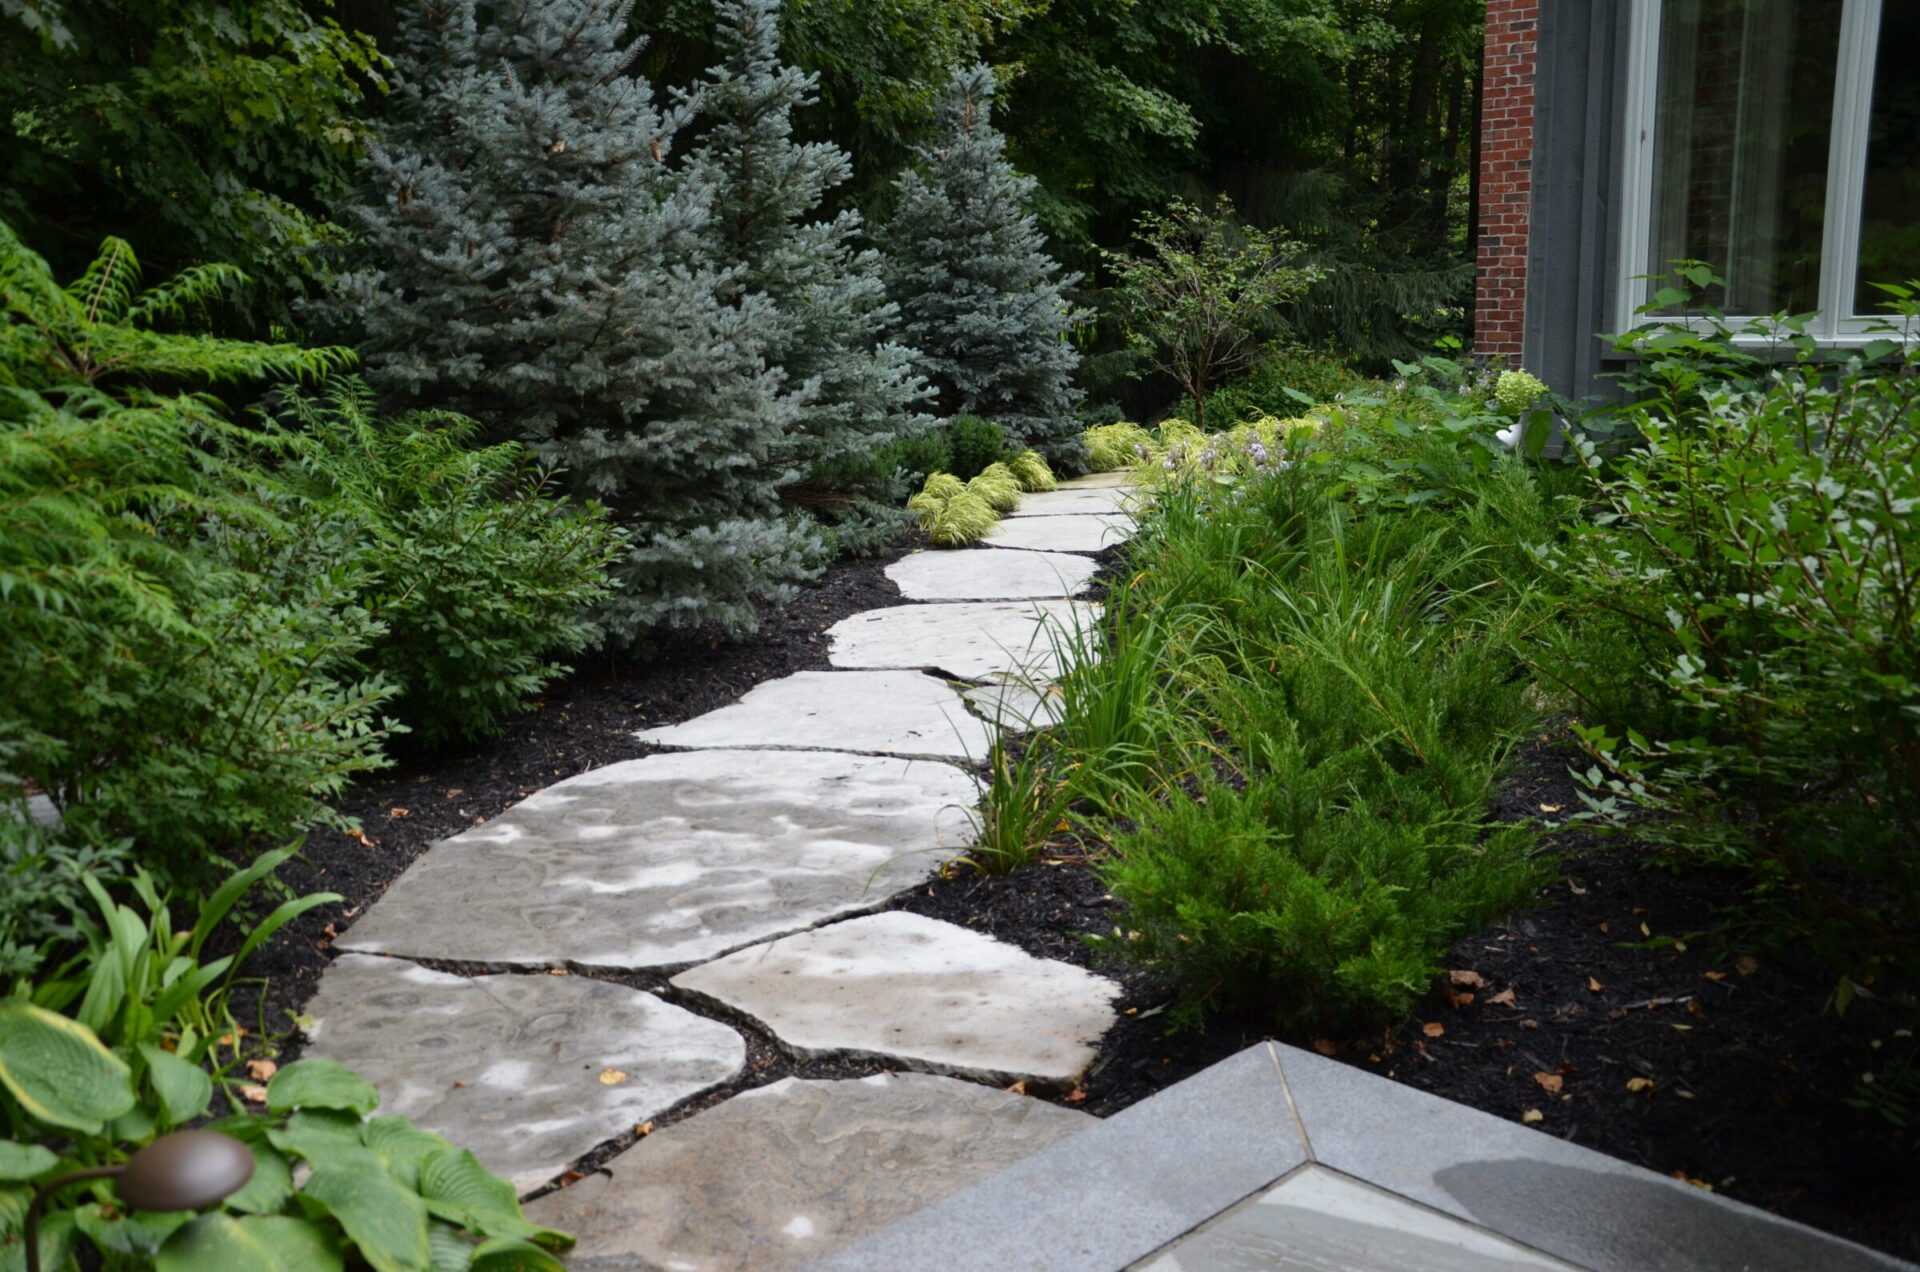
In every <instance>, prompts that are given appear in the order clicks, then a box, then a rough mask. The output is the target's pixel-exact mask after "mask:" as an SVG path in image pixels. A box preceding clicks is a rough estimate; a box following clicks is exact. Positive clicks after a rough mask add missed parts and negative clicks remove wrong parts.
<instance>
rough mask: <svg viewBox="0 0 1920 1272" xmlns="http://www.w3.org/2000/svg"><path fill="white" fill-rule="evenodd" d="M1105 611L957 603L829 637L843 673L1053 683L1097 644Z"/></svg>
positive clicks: (892, 613)
mask: <svg viewBox="0 0 1920 1272" xmlns="http://www.w3.org/2000/svg"><path fill="white" fill-rule="evenodd" d="M1099 618H1100V607H1099V606H1098V605H1094V604H1092V603H1090V602H1087V601H1064V600H1053V601H1046V600H1037V601H955V602H952V603H949V604H944V605H898V606H893V607H891V608H888V609H877V610H868V611H867V612H866V613H864V614H855V615H853V616H852V617H850V618H843V619H841V620H840V621H839V622H837V623H835V624H834V625H833V626H832V627H830V628H828V629H827V637H828V653H827V657H828V659H829V661H831V662H832V663H833V665H834V666H835V667H843V668H848V669H861V668H884V667H903V668H926V669H929V670H938V671H942V672H945V673H946V674H947V675H949V676H952V677H954V678H955V679H958V680H985V679H988V678H990V677H1003V676H1011V677H1014V678H1016V679H1030V680H1035V681H1042V682H1045V681H1051V680H1055V679H1057V678H1058V677H1059V675H1060V673H1061V672H1062V671H1063V670H1064V668H1065V665H1066V664H1068V663H1070V662H1072V661H1074V660H1075V658H1076V656H1077V655H1076V649H1078V648H1080V647H1082V646H1083V645H1084V643H1085V642H1086V641H1087V640H1088V639H1089V638H1090V637H1091V635H1092V632H1093V629H1094V625H1095V624H1096V623H1097V622H1098V621H1099Z"/></svg>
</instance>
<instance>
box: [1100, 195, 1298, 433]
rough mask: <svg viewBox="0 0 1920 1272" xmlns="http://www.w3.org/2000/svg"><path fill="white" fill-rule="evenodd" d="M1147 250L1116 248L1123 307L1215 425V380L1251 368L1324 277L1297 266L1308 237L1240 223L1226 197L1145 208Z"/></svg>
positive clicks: (1198, 420)
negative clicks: (1288, 311) (1265, 336)
mask: <svg viewBox="0 0 1920 1272" xmlns="http://www.w3.org/2000/svg"><path fill="white" fill-rule="evenodd" d="M1135 241H1136V243H1137V245H1138V250H1137V251H1135V252H1132V253H1118V252H1110V253H1108V254H1107V267H1108V269H1109V270H1110V271H1111V272H1112V274H1113V277H1114V296H1113V304H1114V310H1115V313H1116V315H1117V317H1118V320H1119V322H1120V325H1121V329H1122V330H1123V331H1124V332H1125V333H1126V336H1127V339H1128V342H1129V344H1130V345H1131V346H1132V347H1133V348H1134V350H1135V351H1136V352H1138V353H1139V354H1140V355H1141V357H1142V358H1143V359H1144V360H1145V362H1146V363H1147V365H1149V366H1151V367H1152V368H1154V369H1155V370H1157V371H1159V372H1161V373H1162V374H1164V375H1168V376H1171V377H1172V378H1173V380H1174V381H1175V382H1176V383H1177V384H1179V386H1180V388H1181V390H1182V391H1183V392H1185V393H1186V395H1187V398H1188V399H1189V400H1190V401H1191V402H1192V403H1193V410H1194V424H1195V426H1196V427H1198V428H1200V429H1201V430H1202V431H1204V430H1205V428H1206V423H1207V419H1206V405H1207V394H1208V393H1209V392H1210V391H1211V389H1212V388H1213V385H1214V383H1215V382H1216V381H1217V380H1219V379H1222V378H1225V377H1230V376H1232V375H1235V374H1237V373H1239V372H1241V371H1244V370H1245V369H1246V368H1247V367H1249V366H1251V365H1252V364H1253V362H1254V360H1255V359H1256V357H1257V356H1258V354H1259V348H1260V345H1259V339H1260V336H1261V334H1262V333H1263V332H1264V331H1267V330H1270V329H1272V328H1273V327H1274V326H1275V325H1276V324H1277V322H1278V321H1279V320H1280V317H1281V315H1280V310H1281V309H1282V308H1283V307H1284V306H1286V305H1288V304H1290V303H1292V302H1294V301H1297V300H1298V299H1299V298H1300V296H1301V295H1302V294H1303V293H1304V292H1305V291H1306V289H1307V288H1308V287H1310V286H1311V285H1312V284H1313V283H1314V281H1315V280H1316V279H1318V278H1319V271H1318V270H1316V269H1315V268H1314V267H1312V266H1310V265H1299V264H1295V260H1296V258H1297V257H1298V256H1299V254H1300V251H1301V245H1300V244H1299V243H1296V242H1293V241H1291V240H1289V239H1286V238H1284V237H1283V236H1282V235H1281V233H1280V232H1279V231H1275V230H1261V229H1256V228H1253V227H1251V226H1245V225H1241V224H1239V223H1238V222H1237V221H1236V219H1235V217H1234V212H1233V204H1232V203H1231V202H1230V201H1229V200H1228V199H1227V198H1226V196H1225V195H1221V196H1220V197H1219V198H1218V199H1216V201H1215V203H1214V205H1213V207H1212V208H1200V207H1196V206H1194V205H1193V204H1190V203H1185V202H1181V201H1180V200H1175V201H1174V202H1172V203H1170V204H1168V205H1167V210H1166V211H1165V212H1164V213H1158V212H1150V213H1147V214H1146V215H1144V216H1142V217H1141V218H1140V221H1139V227H1138V229H1137V231H1136V233H1135Z"/></svg>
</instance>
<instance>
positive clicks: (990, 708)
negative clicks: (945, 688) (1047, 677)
mask: <svg viewBox="0 0 1920 1272" xmlns="http://www.w3.org/2000/svg"><path fill="white" fill-rule="evenodd" d="M964 696H965V698H966V700H967V701H968V702H971V703H972V704H973V707H974V710H976V711H978V712H979V713H980V714H981V715H982V716H984V717H985V718H986V719H987V721H988V722H990V723H991V724H993V725H994V726H995V727H996V728H999V729H1003V730H1005V731H1006V732H1008V733H1025V732H1028V731H1029V730H1032V729H1046V728H1051V727H1052V726H1053V725H1056V724H1058V723H1060V720H1061V718H1062V714H1063V707H1062V705H1061V700H1060V695H1059V694H1058V693H1055V692H1053V691H1052V690H1051V689H1048V688H1039V689H1036V688H1035V687H1034V686H1032V685H1030V684H1026V683H1024V682H1021V681H995V682H993V683H992V684H986V685H979V686H976V687H975V688H972V689H969V690H967V692H966V694H965V695H964Z"/></svg>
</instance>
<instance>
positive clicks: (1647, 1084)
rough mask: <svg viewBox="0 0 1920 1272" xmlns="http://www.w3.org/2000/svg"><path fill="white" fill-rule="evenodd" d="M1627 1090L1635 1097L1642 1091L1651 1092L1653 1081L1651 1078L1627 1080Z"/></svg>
mask: <svg viewBox="0 0 1920 1272" xmlns="http://www.w3.org/2000/svg"><path fill="white" fill-rule="evenodd" d="M1627 1090H1629V1091H1632V1092H1633V1093H1634V1094H1636V1095H1638V1094H1639V1093H1640V1092H1642V1091H1651V1090H1653V1079H1652V1078H1628V1079H1627Z"/></svg>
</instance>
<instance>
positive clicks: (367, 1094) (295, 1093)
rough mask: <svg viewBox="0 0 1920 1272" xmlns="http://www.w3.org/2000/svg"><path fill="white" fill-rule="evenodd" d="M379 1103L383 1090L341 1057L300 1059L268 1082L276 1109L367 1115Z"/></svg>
mask: <svg viewBox="0 0 1920 1272" xmlns="http://www.w3.org/2000/svg"><path fill="white" fill-rule="evenodd" d="M379 1107H380V1092H378V1091H377V1090H375V1089H374V1086H373V1083H371V1082H369V1081H367V1080H366V1079H365V1078H363V1077H361V1076H360V1075H359V1074H357V1073H355V1072H354V1071H353V1070H352V1069H349V1068H348V1067H347V1066H346V1065H344V1064H341V1063H340V1062H339V1061H337V1060H325V1059H321V1058H320V1057H317V1056H315V1057H310V1058H308V1059H306V1060H296V1061H294V1062H293V1063H292V1064H290V1065H288V1066H287V1067H286V1068H284V1069H282V1070H280V1071H279V1072H278V1073H276V1074H274V1075H273V1078H272V1080H271V1081H269V1082H268V1083H267V1108H268V1109H270V1110H271V1111H273V1112H275V1113H285V1112H288V1111H289V1110H292V1109H344V1110H346V1111H348V1112H351V1113H357V1114H359V1115H360V1116H361V1117H365V1116H366V1115H367V1114H369V1113H371V1112H373V1111H374V1110H375V1109H377V1108H379Z"/></svg>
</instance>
